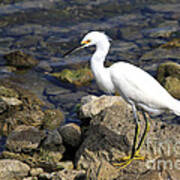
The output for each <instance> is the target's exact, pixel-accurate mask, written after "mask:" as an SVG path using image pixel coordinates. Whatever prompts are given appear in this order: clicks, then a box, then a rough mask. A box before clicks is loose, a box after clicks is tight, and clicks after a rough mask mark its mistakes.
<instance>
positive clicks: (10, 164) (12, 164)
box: [0, 159, 30, 180]
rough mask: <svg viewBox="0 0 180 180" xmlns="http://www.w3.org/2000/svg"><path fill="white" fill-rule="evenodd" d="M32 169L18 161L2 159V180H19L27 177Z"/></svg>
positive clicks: (0, 171)
mask: <svg viewBox="0 0 180 180" xmlns="http://www.w3.org/2000/svg"><path fill="white" fill-rule="evenodd" d="M29 171H30V167H29V166H28V165H27V164H25V163H22V162H21V161H18V160H10V159H2V160H0V179H2V180H17V179H22V178H23V177H25V176H27V175H28V173H29Z"/></svg>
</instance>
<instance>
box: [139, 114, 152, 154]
mask: <svg viewBox="0 0 180 180" xmlns="http://www.w3.org/2000/svg"><path fill="white" fill-rule="evenodd" d="M142 114H143V117H144V120H145V129H144V132H143V135H142V137H141V140H140V142H139V144H138V146H137V149H136V152H137V153H139V151H140V149H141V146H142V144H143V143H144V140H145V138H146V135H147V133H148V132H149V129H150V124H149V121H148V118H147V117H146V114H145V112H144V111H142Z"/></svg>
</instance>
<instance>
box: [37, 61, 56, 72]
mask: <svg viewBox="0 0 180 180" xmlns="http://www.w3.org/2000/svg"><path fill="white" fill-rule="evenodd" d="M37 70H38V71H44V72H51V71H52V70H53V68H52V67H51V65H50V64H49V62H47V61H40V62H39V64H38V66H37Z"/></svg>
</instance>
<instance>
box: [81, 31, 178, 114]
mask: <svg viewBox="0 0 180 180" xmlns="http://www.w3.org/2000/svg"><path fill="white" fill-rule="evenodd" d="M86 41H88V42H89V43H87V44H86V45H85V46H84V47H87V46H91V45H96V51H95V53H94V54H93V56H92V59H91V69H92V71H93V74H94V76H95V79H96V82H97V84H98V85H99V87H100V88H101V89H102V90H103V91H105V92H108V93H113V92H115V90H117V91H118V92H119V93H120V94H121V96H122V97H123V98H124V99H125V100H126V101H127V102H128V103H130V104H131V105H132V104H133V105H135V106H139V107H141V108H143V109H144V110H145V111H147V112H150V113H152V114H155V115H157V114H160V113H162V112H166V111H171V112H173V113H175V114H176V115H179V116H180V101H178V100H176V99H174V98H173V97H172V96H171V95H170V94H169V93H168V92H167V91H166V90H165V89H164V88H163V87H162V86H161V85H160V84H159V82H158V81H157V80H156V79H154V78H153V77H152V76H151V75H149V74H148V73H147V72H145V71H144V70H142V69H140V68H138V67H136V66H134V65H132V64H129V63H124V62H118V63H115V64H113V65H112V66H110V67H109V68H105V67H104V61H105V58H106V55H107V53H108V51H109V48H110V43H109V40H108V37H107V36H106V35H105V34H104V33H102V32H97V31H93V32H90V33H88V34H87V35H86V36H85V37H84V38H83V40H82V42H86Z"/></svg>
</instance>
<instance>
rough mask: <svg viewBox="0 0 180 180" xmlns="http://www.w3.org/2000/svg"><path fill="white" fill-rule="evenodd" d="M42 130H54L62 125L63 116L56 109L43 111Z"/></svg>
mask: <svg viewBox="0 0 180 180" xmlns="http://www.w3.org/2000/svg"><path fill="white" fill-rule="evenodd" d="M44 113H45V116H44V120H43V128H45V129H48V130H54V129H56V128H57V127H58V126H60V124H63V123H64V114H63V113H62V112H61V111H60V110H58V109H47V110H46V111H44Z"/></svg>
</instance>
